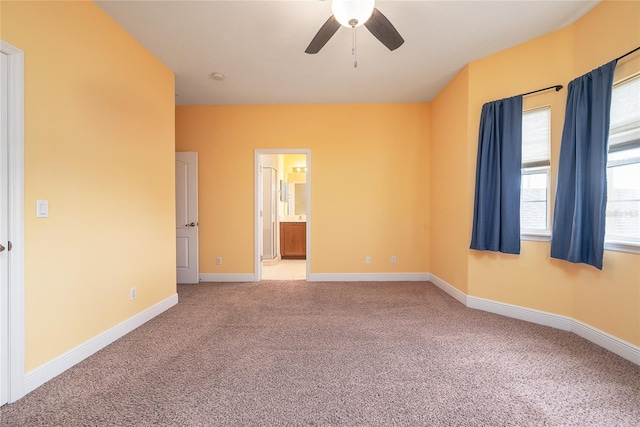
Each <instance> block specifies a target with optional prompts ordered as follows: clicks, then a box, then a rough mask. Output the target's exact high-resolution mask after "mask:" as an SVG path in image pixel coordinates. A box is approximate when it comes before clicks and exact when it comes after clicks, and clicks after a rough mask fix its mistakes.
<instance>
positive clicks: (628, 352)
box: [571, 319, 640, 365]
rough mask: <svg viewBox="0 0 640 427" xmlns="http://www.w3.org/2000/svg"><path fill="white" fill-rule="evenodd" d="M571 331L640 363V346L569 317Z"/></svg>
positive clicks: (637, 363)
mask: <svg viewBox="0 0 640 427" xmlns="http://www.w3.org/2000/svg"><path fill="white" fill-rule="evenodd" d="M571 332H573V333H574V334H576V335H578V336H580V337H582V338H584V339H586V340H587V341H591V342H592V343H594V344H596V345H599V346H600V347H602V348H606V349H607V350H609V351H610V352H612V353H615V354H617V355H618V356H620V357H624V358H625V359H627V360H630V361H632V362H633V363H635V364H636V365H640V347H638V346H637V345H633V344H631V343H629V342H626V341H624V340H621V339H620V338H617V337H614V336H613V335H611V334H608V333H606V332H604V331H601V330H600V329H597V328H594V327H593V326H589V325H587V324H586V323H583V322H581V321H579V320H575V319H571Z"/></svg>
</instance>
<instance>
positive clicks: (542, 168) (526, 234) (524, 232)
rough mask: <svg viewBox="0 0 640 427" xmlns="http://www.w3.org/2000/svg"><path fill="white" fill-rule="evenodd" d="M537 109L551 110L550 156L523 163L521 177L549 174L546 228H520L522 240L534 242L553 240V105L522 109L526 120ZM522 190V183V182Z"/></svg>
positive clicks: (548, 141)
mask: <svg viewBox="0 0 640 427" xmlns="http://www.w3.org/2000/svg"><path fill="white" fill-rule="evenodd" d="M536 110H548V112H549V117H548V120H549V127H548V129H549V134H548V138H547V144H548V149H549V150H548V151H549V157H548V158H547V159H545V160H535V161H531V162H527V163H524V162H523V163H522V166H521V169H520V170H521V177H524V176H525V175H533V174H540V173H541V172H544V173H545V174H546V176H547V202H546V205H547V206H546V208H547V209H546V219H547V221H546V228H545V229H544V230H533V229H523V228H522V226H521V228H520V240H528V241H534V242H550V241H551V113H552V110H551V105H549V104H545V105H538V106H536V107H531V108H527V109H523V110H522V117H523V120H524V115H525V113H528V112H532V111H536ZM520 188H521V192H522V184H520ZM520 218H521V219H520V222H521V224H522V194H520Z"/></svg>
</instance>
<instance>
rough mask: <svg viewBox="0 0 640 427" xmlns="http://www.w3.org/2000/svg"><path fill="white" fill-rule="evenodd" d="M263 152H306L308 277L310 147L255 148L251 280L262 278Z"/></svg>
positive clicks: (309, 256) (307, 266)
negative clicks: (261, 165)
mask: <svg viewBox="0 0 640 427" xmlns="http://www.w3.org/2000/svg"><path fill="white" fill-rule="evenodd" d="M263 154H306V156H307V257H306V277H307V278H308V277H309V274H310V272H311V271H310V270H311V149H310V148H256V149H255V151H254V155H253V171H254V173H253V177H254V182H253V195H254V201H253V207H254V209H253V210H254V225H253V230H254V233H253V237H254V243H255V244H254V251H253V258H254V267H253V281H254V282H259V281H260V280H261V279H262V262H261V261H260V254H261V253H262V218H261V217H260V210H261V209H262V203H261V200H262V199H261V198H260V196H261V194H262V187H261V186H260V184H261V181H262V180H261V178H262V173H261V171H260V156H261V155H263Z"/></svg>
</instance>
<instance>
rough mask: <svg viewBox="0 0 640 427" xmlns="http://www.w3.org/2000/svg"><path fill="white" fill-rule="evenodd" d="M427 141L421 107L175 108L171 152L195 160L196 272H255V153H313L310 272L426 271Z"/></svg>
mask: <svg viewBox="0 0 640 427" xmlns="http://www.w3.org/2000/svg"><path fill="white" fill-rule="evenodd" d="M428 138H429V107H428V105H426V104H384V105H377V104H366V105H289V106H282V105H281V106H185V107H176V150H177V151H198V153H199V154H198V156H199V162H200V163H199V169H198V170H199V220H200V235H199V238H200V271H201V272H203V273H252V272H253V266H254V260H253V245H254V240H253V239H254V237H253V236H254V234H253V233H254V230H253V223H254V219H253V218H254V211H255V210H254V206H253V204H254V195H253V179H254V178H253V177H254V171H253V159H254V149H256V148H309V149H311V170H310V173H311V200H312V201H311V216H312V220H311V236H310V238H311V272H312V273H343V272H346V273H374V272H426V271H428V269H429V263H428V253H429V251H428V239H429V236H428V232H429V230H428V224H429V217H428V200H429V183H428V167H427V165H428V164H429V161H428V157H429V152H428V143H429V141H428ZM230 176H233V177H234V178H233V179H232V180H229V179H228V177H230ZM367 255H369V256H371V258H372V263H371V264H369V265H367V264H365V262H364V259H365V256H367ZM392 255H395V256H396V257H397V260H398V262H397V264H395V265H392V264H391V263H390V257H391V256H392ZM216 256H222V257H223V259H224V262H223V264H222V265H215V257H216Z"/></svg>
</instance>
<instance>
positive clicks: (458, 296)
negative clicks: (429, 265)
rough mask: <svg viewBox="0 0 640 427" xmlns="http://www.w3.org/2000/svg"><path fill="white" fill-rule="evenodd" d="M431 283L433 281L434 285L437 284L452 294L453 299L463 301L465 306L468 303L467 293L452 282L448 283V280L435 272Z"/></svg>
mask: <svg viewBox="0 0 640 427" xmlns="http://www.w3.org/2000/svg"><path fill="white" fill-rule="evenodd" d="M431 283H433V284H434V285H436V286H437V287H439V288H440V289H442V290H443V291H445V292H446V293H448V294H449V295H451V297H453V299H455V300H457V301H459V302H461V303H462V304H464V305H465V306H466V305H467V294H465V293H464V292H462V291H460V290H459V289H458V288H456V287H454V286H451V285H450V284H448V283H447V282H445V281H444V280H442V279H441V278H439V277H438V276H436V275H435V274H432V275H431Z"/></svg>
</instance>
